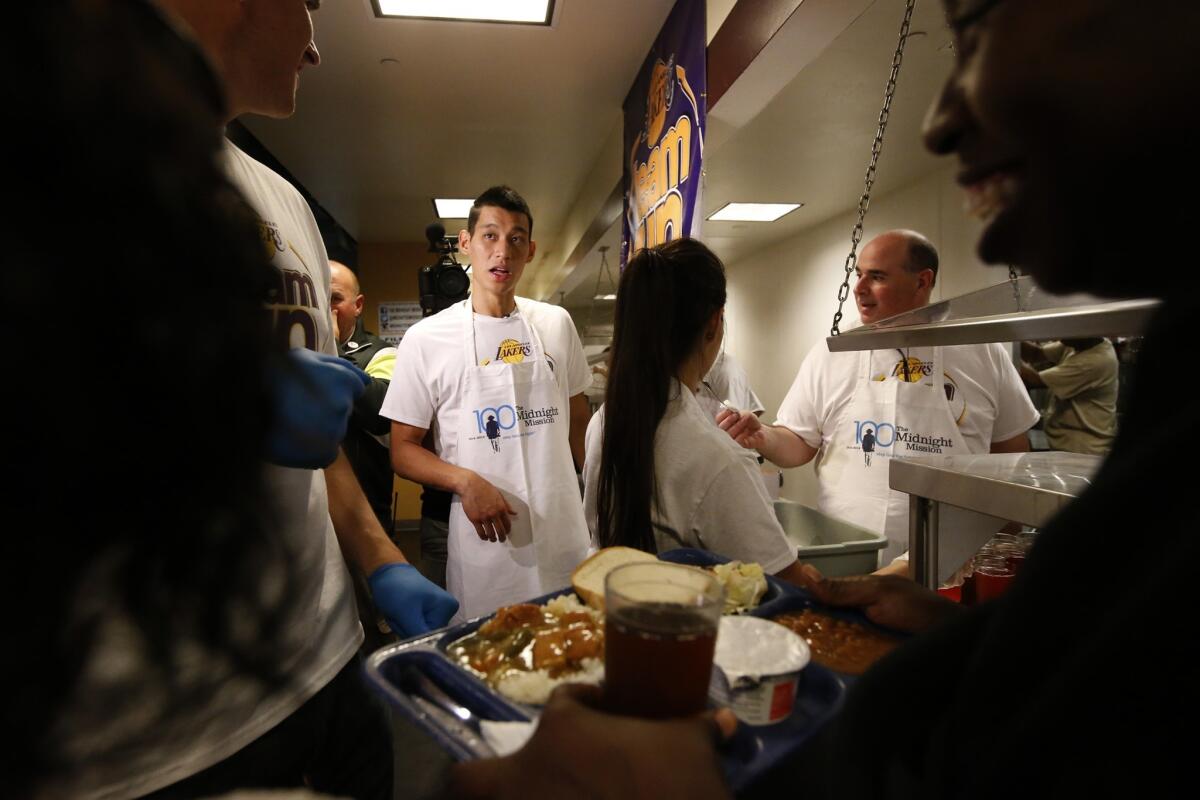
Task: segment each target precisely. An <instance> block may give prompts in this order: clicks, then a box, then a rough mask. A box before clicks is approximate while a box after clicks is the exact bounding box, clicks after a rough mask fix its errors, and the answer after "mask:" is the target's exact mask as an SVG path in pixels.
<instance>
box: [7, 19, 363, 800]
mask: <svg viewBox="0 0 1200 800" xmlns="http://www.w3.org/2000/svg"><path fill="white" fill-rule="evenodd" d="M13 13H15V14H16V15H17V19H16V20H12V19H10V25H11V27H10V29H11V30H13V31H15V32H17V36H16V37H15V38H14V40H13V41H11V42H8V43H7V45H8V46H6V47H5V48H4V54H3V56H2V58H3V59H4V69H3V70H2V74H3V75H4V76H5V78H4V79H3V81H4V82H3V89H2V92H3V100H4V104H5V106H6V107H8V108H21V109H22V113H24V114H28V115H30V118H32V119H36V120H38V124H37V125H36V126H33V125H19V126H11V127H9V128H7V129H6V132H5V134H4V142H5V145H6V150H8V151H10V152H17V153H22V154H26V155H28V154H32V153H37V152H42V153H50V154H53V157H54V159H53V161H52V162H51V161H47V160H45V159H35V158H26V157H22V158H17V159H13V161H12V163H11V164H10V165H9V168H8V171H7V172H6V182H7V185H8V187H9V188H10V189H11V190H12V191H14V193H15V194H16V195H18V196H19V197H20V198H21V202H20V203H19V204H17V205H16V206H14V207H13V208H12V209H10V211H9V212H7V213H6V214H5V215H4V217H3V222H2V224H3V227H4V233H5V236H4V239H5V242H6V255H5V257H4V260H5V272H6V274H7V275H8V276H9V282H8V291H9V292H11V293H12V294H11V296H12V297H14V298H26V299H30V298H40V299H41V300H42V301H43V302H41V303H28V302H22V303H13V304H12V305H11V307H12V313H13V314H14V315H15V317H16V318H15V320H14V324H15V325H16V326H17V329H18V330H36V329H38V327H39V326H40V325H43V324H44V322H45V320H44V319H41V318H40V317H41V315H43V314H44V313H45V309H46V304H47V303H50V302H53V303H54V307H55V309H56V311H57V312H58V314H59V315H60V318H61V320H62V321H63V322H66V321H71V322H74V323H78V322H80V321H84V320H91V321H92V324H91V325H90V328H89V330H88V332H87V333H88V335H87V339H86V341H87V347H86V349H85V350H84V351H83V352H82V356H83V357H81V358H79V359H77V360H75V361H74V362H73V371H72V373H71V377H72V380H71V386H72V387H73V390H72V391H71V392H66V391H62V390H56V391H48V392H38V393H37V395H36V398H35V399H33V400H31V401H30V402H28V403H26V404H25V405H24V407H23V409H22V413H21V414H20V415H19V416H18V417H14V418H13V422H12V423H11V424H9V425H8V426H6V430H5V440H6V441H7V442H8V445H9V448H10V450H9V452H10V453H11V454H13V457H10V461H11V463H10V469H9V470H8V472H9V474H10V475H11V478H10V485H9V494H8V505H7V513H8V516H9V519H10V523H12V522H16V521H20V525H18V526H16V527H14V528H12V529H10V534H13V535H7V536H5V537H4V538H3V542H4V543H3V546H2V547H3V557H2V559H0V560H2V561H3V563H4V564H6V565H7V566H8V567H9V575H8V576H7V577H6V580H5V581H4V582H3V590H2V591H3V596H2V598H3V605H4V607H5V608H6V609H8V610H9V612H10V616H9V618H8V620H7V621H6V622H5V624H4V626H3V628H2V633H0V649H2V650H3V652H4V653H5V657H4V660H3V666H2V667H0V670H2V672H0V674H2V676H3V677H2V681H3V685H4V686H5V687H6V689H7V690H8V697H7V699H6V701H5V729H6V734H7V735H6V736H5V741H6V745H5V748H4V751H3V756H0V763H2V769H3V774H4V780H5V786H4V790H3V794H4V796H6V797H7V796H13V797H64V796H69V797H80V798H86V797H99V796H104V797H110V796H111V797H120V796H132V795H137V794H142V793H144V792H146V791H149V790H152V789H155V788H158V786H161V785H163V784H164V783H165V782H169V781H170V780H172V779H173V778H177V777H182V775H183V774H185V772H186V771H187V770H188V769H189V768H190V769H195V768H197V767H196V764H197V762H196V761H194V760H189V758H188V755H189V754H190V755H195V753H196V751H197V749H198V748H202V747H203V746H204V745H206V744H211V743H212V742H213V741H214V737H219V736H220V735H222V734H228V733H233V734H236V731H237V730H238V729H239V728H240V727H242V726H243V725H244V724H246V723H247V722H249V721H250V720H252V719H253V717H254V714H255V713H256V710H257V709H258V708H260V707H263V705H266V706H268V707H269V699H270V698H271V697H274V696H278V695H280V694H284V695H287V694H290V693H292V692H294V691H295V690H296V686H295V684H294V683H293V676H292V675H291V668H292V666H293V661H292V660H291V654H294V653H295V652H296V651H297V647H298V644H299V643H298V641H297V633H298V632H297V630H296V628H295V626H294V625H293V624H292V616H293V612H292V609H293V607H294V606H298V607H301V608H304V607H306V606H305V603H306V602H307V601H306V599H305V598H304V597H302V595H301V589H302V581H301V580H300V579H299V574H298V570H299V569H301V567H296V566H294V565H295V564H296V562H297V560H300V559H302V557H303V552H302V550H301V548H298V547H297V543H296V542H294V541H292V540H291V538H290V537H288V536H287V535H286V534H285V532H284V531H283V530H282V529H281V528H280V526H279V524H278V520H279V512H280V510H279V509H278V508H277V507H275V506H274V505H273V504H272V503H271V495H270V493H269V491H268V488H267V482H266V480H265V475H264V472H263V469H262V464H263V461H264V460H270V461H274V462H276V463H295V464H299V463H305V464H312V465H315V464H314V462H320V461H321V460H322V459H327V458H329V457H331V455H330V454H331V453H333V452H336V447H337V442H338V441H339V440H340V437H341V434H342V432H344V430H345V420H346V417H347V415H348V413H349V405H350V402H351V401H352V399H353V396H354V394H356V393H359V392H361V391H362V387H363V384H362V382H361V380H360V378H359V376H358V375H357V373H355V372H354V370H352V369H351V368H349V367H342V366H340V365H337V364H333V363H330V362H326V361H321V360H319V359H299V360H297V359H294V358H292V357H289V356H285V354H284V352H283V350H282V349H281V348H279V347H277V346H276V345H275V344H274V342H273V337H272V335H271V330H270V326H269V325H268V322H267V319H266V317H265V315H264V313H263V304H264V302H266V300H267V298H268V295H269V293H270V291H271V289H272V287H273V286H275V284H276V276H275V274H274V273H273V271H272V270H271V268H270V266H269V265H268V264H267V262H266V260H265V259H264V258H263V251H262V246H261V240H260V237H259V232H258V229H257V226H256V225H255V220H254V216H253V214H252V212H251V211H250V209H249V208H248V207H247V206H246V205H245V203H244V201H243V200H242V199H241V197H240V196H239V195H238V193H237V192H236V190H235V189H234V188H233V186H232V185H231V184H230V183H229V182H228V180H227V179H226V178H225V176H224V175H223V174H222V171H221V170H220V169H219V166H218V156H219V153H220V147H221V145H220V130H219V116H220V114H221V113H222V112H223V109H224V100H223V97H222V92H221V89H220V86H219V84H218V83H217V80H216V77H215V75H214V74H213V73H212V71H211V70H210V68H209V66H208V64H207V63H206V61H205V60H204V58H203V57H202V56H201V54H200V52H199V51H198V50H196V49H195V48H194V47H191V46H189V45H188V44H186V43H185V42H184V41H183V40H182V39H181V38H180V37H179V36H178V35H177V34H176V33H175V32H174V31H173V30H171V29H170V27H169V26H168V25H167V23H166V22H165V20H164V19H163V18H162V16H161V15H160V14H159V13H157V12H156V11H155V10H154V9H153V8H152V7H150V6H149V5H147V4H146V3H142V2H116V1H115V0H54V2H45V3H27V4H22V5H20V6H19V7H14V9H13ZM17 76H20V77H19V78H18V77H17ZM81 142H86V146H80V143H81ZM64 220H65V221H69V225H70V236H71V238H70V241H71V246H65V245H66V244H67V243H66V242H65V241H64V239H63V236H62V234H63V223H64ZM131 222H136V225H131V224H130V223H131ZM80 248H84V249H85V251H86V255H87V257H86V258H81V257H80ZM198 278H199V279H198ZM14 362H15V363H14ZM45 367H46V361H45V355H44V353H42V352H41V351H39V350H38V349H37V348H33V347H24V348H17V349H16V350H14V351H13V353H12V354H11V355H10V364H9V367H8V370H9V374H10V375H18V374H19V375H24V376H27V377H29V378H33V377H34V376H36V375H38V374H39V373H41V372H43V371H44V370H45ZM265 376H271V380H270V381H268V380H267V378H266V377H265ZM355 384H357V388H355ZM285 385H286V386H287V387H288V388H287V393H288V395H289V396H288V397H287V398H286V399H285V398H284V397H282V396H281V392H282V391H283V390H282V389H281V387H282V386H285ZM231 387H235V390H231ZM71 423H75V424H71ZM17 454H19V458H20V461H19V462H18V461H16V460H15V457H16V456H17ZM68 463H69V464H71V465H77V466H78V467H79V469H77V470H76V472H75V476H76V478H77V480H75V481H73V482H72V485H71V487H70V491H69V492H64V489H63V482H62V475H63V469H64V466H65V465H66V464H68ZM67 497H69V500H70V502H64V500H65V499H66V498H67ZM18 529H19V531H20V532H19V533H18ZM230 712H234V713H233V714H232V715H231V714H230Z"/></svg>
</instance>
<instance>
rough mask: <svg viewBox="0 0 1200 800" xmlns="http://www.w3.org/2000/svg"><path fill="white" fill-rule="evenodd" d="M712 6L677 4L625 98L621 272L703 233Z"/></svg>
mask: <svg viewBox="0 0 1200 800" xmlns="http://www.w3.org/2000/svg"><path fill="white" fill-rule="evenodd" d="M705 5H706V4H705V2H704V0H678V2H676V3H675V7H674V8H673V9H671V14H670V16H668V17H667V21H666V22H665V23H663V26H662V30H661V31H659V33H658V38H657V39H655V40H654V45H653V47H651V49H650V54H649V55H648V56H646V61H645V63H643V64H642V68H641V70H640V71H639V72H638V77H637V79H636V80H635V81H634V83H633V88H632V89H630V90H629V95H628V96H627V97H626V98H625V151H624V152H625V177H624V183H623V184H622V188H623V191H624V193H625V221H624V224H623V231H622V236H621V266H622V267H624V266H625V262H626V261H628V260H629V256H630V255H631V254H632V253H634V252H636V251H637V250H640V249H641V248H643V247H653V246H654V245H656V244H662V243H663V242H666V241H670V240H671V239H679V238H681V237H684V236H695V235H697V234H698V233H699V228H700V220H699V219H698V218H697V217H696V214H697V213H698V212H699V209H700V165H701V162H702V160H703V155H704V126H705V121H704V118H705V106H704V98H705V92H706V86H707V80H706V73H705V57H706V41H705V40H706V35H705Z"/></svg>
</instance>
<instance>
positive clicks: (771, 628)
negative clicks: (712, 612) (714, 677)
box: [713, 617, 811, 683]
mask: <svg viewBox="0 0 1200 800" xmlns="http://www.w3.org/2000/svg"><path fill="white" fill-rule="evenodd" d="M810 657H811V654H810V653H809V649H808V642H806V641H804V639H802V638H801V637H800V636H798V635H797V634H796V633H794V632H792V631H791V630H790V629H788V628H785V627H784V626H782V625H779V624H778V623H775V622H771V620H769V619H760V618H758V617H721V627H720V629H719V631H718V633H717V649H716V652H715V653H714V654H713V662H714V663H715V664H716V665H717V666H718V667H720V668H721V670H722V671H723V672H724V673H725V676H726V678H728V679H729V681H730V682H731V683H732V682H734V681H736V680H738V679H739V678H744V677H746V678H761V677H765V676H768V675H786V674H788V673H789V672H799V671H800V670H802V669H804V667H805V666H806V665H807V664H808V661H809V658H810Z"/></svg>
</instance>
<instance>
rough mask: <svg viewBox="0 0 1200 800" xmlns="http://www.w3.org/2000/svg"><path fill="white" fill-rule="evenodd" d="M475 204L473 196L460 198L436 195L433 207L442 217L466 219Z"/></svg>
mask: <svg viewBox="0 0 1200 800" xmlns="http://www.w3.org/2000/svg"><path fill="white" fill-rule="evenodd" d="M473 205H475V200H474V199H473V198H470V197H468V198H466V199H458V198H450V197H435V198H434V199H433V208H434V211H436V212H437V215H438V217H439V218H441V219H466V218H467V217H468V216H470V214H471V206H473Z"/></svg>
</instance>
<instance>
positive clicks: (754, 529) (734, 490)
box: [583, 380, 796, 574]
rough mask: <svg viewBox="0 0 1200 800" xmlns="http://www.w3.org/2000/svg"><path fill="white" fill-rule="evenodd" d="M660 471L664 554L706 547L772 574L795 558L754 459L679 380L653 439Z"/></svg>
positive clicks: (590, 486) (590, 503)
mask: <svg viewBox="0 0 1200 800" xmlns="http://www.w3.org/2000/svg"><path fill="white" fill-rule="evenodd" d="M604 414H605V407H604V406H601V407H600V410H599V411H597V412H596V414H595V415H594V416H593V417H592V421H591V423H590V424H589V425H588V429H587V437H586V439H585V444H586V455H585V458H584V465H583V478H584V492H583V512H584V516H585V517H586V518H587V523H588V528H589V530H591V532H592V538H593V540H594V539H595V538H596V489H597V486H598V484H599V481H600V450H601V446H602V441H603V435H604ZM654 474H655V478H656V480H657V485H658V502H657V503H656V504H655V506H654V508H652V509H651V520H652V521H653V522H654V524H655V532H654V538H655V543H656V544H657V546H658V551H659V552H660V553H661V552H663V551H665V550H672V549H674V548H676V547H699V548H702V549H704V550H709V551H711V552H714V553H717V554H719V555H722V556H726V557H728V558H732V559H738V560H740V561H753V562H757V563H759V564H761V565H762V567H763V570H764V571H766V572H767V573H768V574H774V573H776V572H779V571H780V570H782V569H784V568H786V567H787V566H789V565H790V564H792V563H793V562H794V561H795V560H796V546H795V545H794V544H792V543H791V542H789V541H788V540H787V537H785V536H784V534H783V529H782V528H781V527H780V526H779V521H778V520H777V519H776V518H775V511H774V509H773V508H772V506H771V499H770V498H769V497H768V496H767V491H766V488H765V487H764V486H763V482H762V479H761V478H760V477H759V474H758V463H757V461H756V460H755V459H754V458H753V455H752V454H751V453H750V451H748V450H744V449H743V448H741V447H738V446H737V444H735V443H734V442H733V440H732V439H730V438H729V436H728V435H726V434H725V433H724V432H723V431H721V429H720V428H718V427H717V426H716V424H715V423H714V422H713V420H712V419H711V418H710V417H709V416H708V415H707V414H706V413H705V412H704V410H703V409H702V408H701V407H700V404H699V403H698V402H697V401H696V398H695V396H694V395H693V394H692V392H691V391H690V390H688V389H686V388H684V387H683V385H682V384H680V383H679V382H678V381H674V380H673V381H672V387H671V399H670V400H669V401H668V403H667V410H666V412H665V413H664V414H663V418H662V421H661V422H659V424H658V431H657V432H656V434H655V438H654Z"/></svg>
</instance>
